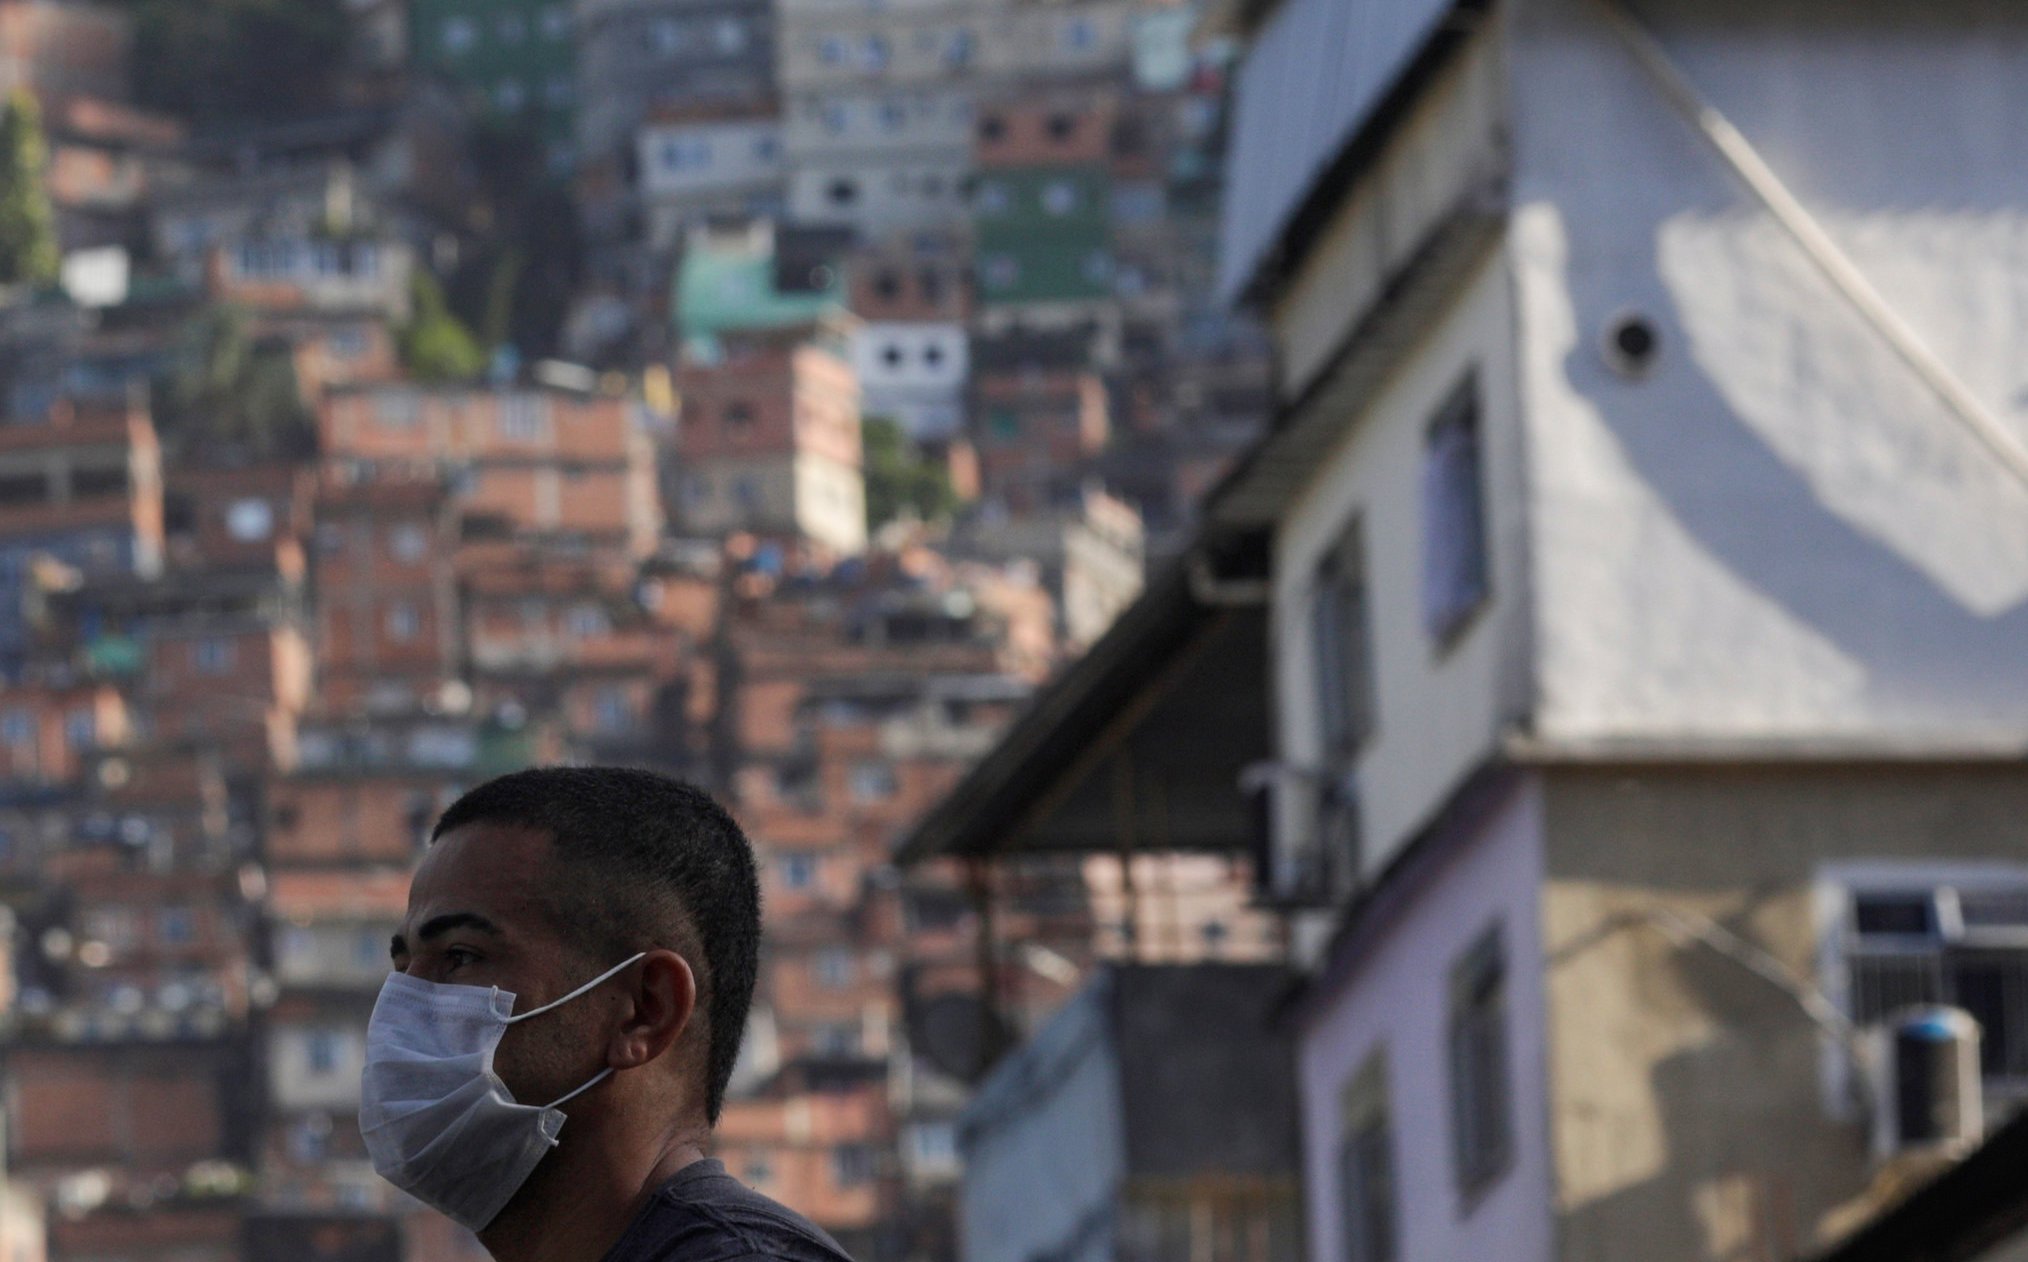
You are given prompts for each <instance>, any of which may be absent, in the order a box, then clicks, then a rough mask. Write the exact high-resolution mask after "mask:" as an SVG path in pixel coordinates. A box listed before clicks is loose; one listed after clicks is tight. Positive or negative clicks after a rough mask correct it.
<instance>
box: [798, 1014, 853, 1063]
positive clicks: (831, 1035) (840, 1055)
mask: <svg viewBox="0 0 2028 1262" xmlns="http://www.w3.org/2000/svg"><path fill="white" fill-rule="evenodd" d="M810 1042H811V1044H812V1046H813V1048H814V1050H815V1051H816V1054H817V1055H819V1056H822V1057H827V1058H829V1059H832V1060H845V1059H848V1058H850V1057H853V1056H857V1055H858V1054H859V1027H858V1026H857V1025H854V1024H849V1023H845V1024H841V1023H837V1022H832V1023H829V1024H826V1025H820V1026H818V1027H817V1029H816V1032H815V1034H814V1035H812V1037H811V1039H810Z"/></svg>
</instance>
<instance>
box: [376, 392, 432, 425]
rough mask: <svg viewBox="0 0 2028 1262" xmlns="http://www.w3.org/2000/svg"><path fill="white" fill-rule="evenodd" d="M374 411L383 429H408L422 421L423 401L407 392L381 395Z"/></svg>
mask: <svg viewBox="0 0 2028 1262" xmlns="http://www.w3.org/2000/svg"><path fill="white" fill-rule="evenodd" d="M373 411H374V419H376V420H377V421H379V422H380V425H381V428H383V429H408V428H409V427H411V426H413V425H414V424H415V423H416V422H417V421H418V420H421V419H422V401H421V400H419V399H418V398H416V396H415V395H414V394H413V393H411V392H409V391H407V390H397V391H393V392H391V393H388V394H383V395H381V396H380V398H379V400H378V401H377V402H376V403H375V405H374V410H373Z"/></svg>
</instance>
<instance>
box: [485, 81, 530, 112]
mask: <svg viewBox="0 0 2028 1262" xmlns="http://www.w3.org/2000/svg"><path fill="white" fill-rule="evenodd" d="M526 104H528V88H527V86H526V85H524V84H523V83H522V82H521V80H519V79H502V80H501V81H500V82H499V83H497V84H495V85H494V86H493V106H494V108H495V109H497V110H499V111H500V112H501V113H502V114H517V113H519V112H520V111H521V107H522V106H524V105H526Z"/></svg>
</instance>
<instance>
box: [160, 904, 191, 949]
mask: <svg viewBox="0 0 2028 1262" xmlns="http://www.w3.org/2000/svg"><path fill="white" fill-rule="evenodd" d="M155 938H156V940H157V941H159V942H160V943H161V944H162V945H163V946H189V945H190V944H191V943H192V942H195V941H196V940H197V917H196V916H195V915H194V914H192V912H191V910H190V909H189V908H188V907H164V908H162V909H161V910H159V911H157V912H156V913H155Z"/></svg>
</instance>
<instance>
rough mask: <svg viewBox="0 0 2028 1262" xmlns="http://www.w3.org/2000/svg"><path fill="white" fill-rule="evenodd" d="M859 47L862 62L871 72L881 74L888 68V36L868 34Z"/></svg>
mask: <svg viewBox="0 0 2028 1262" xmlns="http://www.w3.org/2000/svg"><path fill="white" fill-rule="evenodd" d="M859 47H860V63H861V64H862V65H864V66H865V67H866V70H867V72H868V73H869V74H879V73H880V72H881V71H883V70H885V69H887V62H888V58H889V51H888V46H887V37H886V36H884V35H868V36H867V37H866V38H865V39H864V40H863V41H862V42H861V43H860V46H859Z"/></svg>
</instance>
